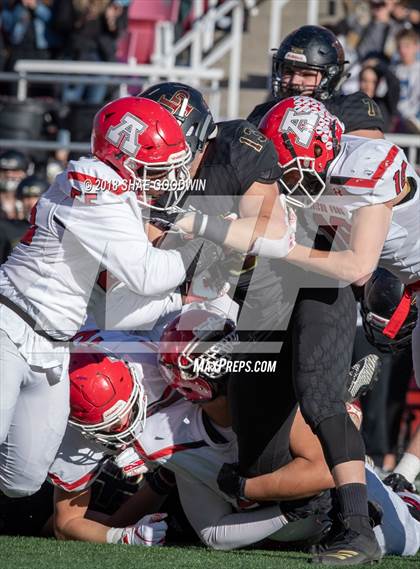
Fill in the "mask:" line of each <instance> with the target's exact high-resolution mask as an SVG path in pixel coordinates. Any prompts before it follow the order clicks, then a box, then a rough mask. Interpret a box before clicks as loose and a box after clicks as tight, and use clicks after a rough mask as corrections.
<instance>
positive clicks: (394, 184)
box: [328, 136, 408, 204]
mask: <svg viewBox="0 0 420 569" xmlns="http://www.w3.org/2000/svg"><path fill="white" fill-rule="evenodd" d="M342 142H343V149H342V154H341V155H340V156H339V158H338V159H337V162H336V163H335V164H333V167H332V169H331V171H330V172H329V175H328V177H329V183H330V184H331V185H333V186H341V187H342V188H344V189H345V193H347V194H353V195H357V196H367V198H368V201H369V203H371V204H374V203H384V202H386V201H390V200H392V199H394V198H395V197H397V196H398V194H399V193H401V191H402V189H403V188H404V185H405V178H406V169H407V165H408V162H407V158H406V156H405V154H404V152H403V151H402V150H401V149H400V148H399V147H398V146H396V145H395V144H392V143H391V142H389V141H387V140H373V139H369V138H362V137H356V136H344V137H343V139H342Z"/></svg>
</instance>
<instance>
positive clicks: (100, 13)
mask: <svg viewBox="0 0 420 569" xmlns="http://www.w3.org/2000/svg"><path fill="white" fill-rule="evenodd" d="M126 5H127V3H126V2H125V1H123V0H121V1H118V0H115V1H110V0H72V1H69V0H54V24H53V25H54V29H55V30H57V31H58V32H60V34H62V35H63V37H66V38H67V40H66V43H65V45H64V49H63V52H62V57H63V58H64V59H71V60H76V61H114V59H115V51H116V42H117V39H118V36H119V34H120V32H121V31H122V30H123V28H124V22H125V21H126V14H127V7H124V6H126ZM106 90H107V87H106V85H98V84H96V85H93V84H92V85H69V86H67V87H65V88H64V93H63V99H64V102H66V103H72V102H81V101H84V102H86V103H92V104H101V103H102V102H103V100H104V99H105V96H106Z"/></svg>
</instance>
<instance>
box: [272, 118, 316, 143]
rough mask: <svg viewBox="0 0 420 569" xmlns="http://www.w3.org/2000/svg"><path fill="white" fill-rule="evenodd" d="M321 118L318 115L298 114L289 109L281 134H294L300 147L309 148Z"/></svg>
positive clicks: (283, 121)
mask: <svg viewBox="0 0 420 569" xmlns="http://www.w3.org/2000/svg"><path fill="white" fill-rule="evenodd" d="M318 120H319V117H318V115H317V114H316V113H311V112H307V113H302V112H299V113H297V112H296V111H295V110H294V109H287V112H286V114H285V115H284V117H283V120H282V121H281V123H280V126H279V132H286V133H293V134H294V135H295V136H296V143H297V144H299V146H303V147H304V148H308V147H309V145H310V144H311V140H312V136H313V135H314V133H315V129H316V126H317V124H318Z"/></svg>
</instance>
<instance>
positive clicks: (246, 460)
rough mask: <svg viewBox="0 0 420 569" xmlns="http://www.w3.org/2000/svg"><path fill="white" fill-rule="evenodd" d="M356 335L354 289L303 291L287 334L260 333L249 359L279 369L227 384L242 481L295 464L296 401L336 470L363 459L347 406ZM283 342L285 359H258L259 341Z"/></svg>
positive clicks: (240, 377) (277, 355) (274, 355)
mask: <svg viewBox="0 0 420 569" xmlns="http://www.w3.org/2000/svg"><path fill="white" fill-rule="evenodd" d="M355 330H356V303H355V300H354V296H353V293H352V291H351V289H350V287H346V288H308V289H302V290H301V291H300V292H299V294H298V297H297V300H296V303H295V306H294V309H293V312H292V316H291V319H290V322H289V325H288V327H287V331H286V332H283V333H281V332H280V333H279V332H270V331H268V332H259V333H256V334H254V339H255V340H256V341H255V343H254V344H253V343H252V342H251V343H249V349H248V350H247V353H246V355H243V356H241V357H243V358H245V359H247V360H255V361H256V360H262V359H267V360H273V359H275V360H276V362H277V366H276V369H275V371H273V372H271V373H268V372H265V373H253V374H250V373H236V374H235V373H234V374H232V376H231V378H230V382H229V400H230V405H231V411H232V418H233V427H234V430H235V432H236V434H237V437H238V445H239V464H240V470H241V472H242V473H243V474H244V475H251V476H252V475H254V476H255V475H257V474H263V473H266V472H271V471H272V470H275V469H276V468H280V467H281V466H283V465H284V464H286V463H287V462H289V461H290V460H291V455H290V451H289V435H290V429H291V425H292V423H293V419H294V414H295V411H296V406H297V403H299V405H300V409H301V412H302V414H303V416H304V418H305V420H306V422H307V423H308V424H309V425H310V426H311V428H312V430H313V431H314V432H315V433H316V434H317V435H318V436H319V438H320V441H321V444H322V446H323V449H324V453H325V456H326V459H327V462H328V464H329V466H330V468H332V467H333V466H334V465H335V464H338V463H340V462H346V461H347V460H358V459H360V457H361V456H363V454H364V447H363V441H362V438H361V436H360V434H359V433H358V431H357V430H356V429H355V427H354V426H353V423H351V421H350V423H351V424H349V423H348V415H347V413H346V408H345V403H344V393H345V389H346V384H347V379H348V372H349V368H350V365H351V356H352V349H353V342H354V336H355ZM275 340H276V341H279V342H281V341H282V342H283V344H282V346H281V350H280V352H279V353H264V354H262V353H258V352H257V351H256V350H255V349H253V346H254V348H255V347H256V346H257V345H258V341H260V342H261V341H275Z"/></svg>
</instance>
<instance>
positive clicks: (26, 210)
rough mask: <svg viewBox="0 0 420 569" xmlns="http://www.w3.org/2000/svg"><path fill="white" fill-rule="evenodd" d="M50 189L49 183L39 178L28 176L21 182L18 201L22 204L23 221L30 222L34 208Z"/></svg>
mask: <svg viewBox="0 0 420 569" xmlns="http://www.w3.org/2000/svg"><path fill="white" fill-rule="evenodd" d="M48 187H49V184H48V182H47V181H46V180H44V179H43V178H40V177H39V176H27V177H26V178H24V179H23V180H22V181H21V182H20V184H19V185H18V187H17V190H16V199H17V200H18V201H19V203H20V208H19V209H20V211H21V216H20V217H21V219H25V220H27V221H29V219H30V215H31V211H32V208H33V207H34V205H35V204H36V202H37V201H38V199H39V198H40V197H41V194H43V193H44V192H46V191H47V190H48Z"/></svg>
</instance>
